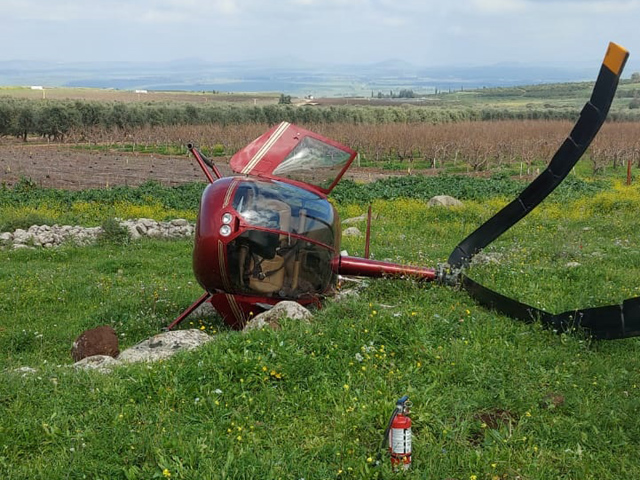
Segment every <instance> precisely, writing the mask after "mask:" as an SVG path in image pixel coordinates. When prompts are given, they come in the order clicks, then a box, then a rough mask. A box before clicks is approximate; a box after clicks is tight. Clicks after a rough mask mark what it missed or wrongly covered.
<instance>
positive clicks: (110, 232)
mask: <svg viewBox="0 0 640 480" xmlns="http://www.w3.org/2000/svg"><path fill="white" fill-rule="evenodd" d="M101 226H102V233H101V234H100V236H99V237H98V242H100V243H112V244H117V245H122V244H125V243H127V242H128V241H129V239H130V237H129V231H128V230H127V229H126V228H125V227H123V226H122V225H120V222H119V221H118V220H117V219H115V218H109V219H108V220H105V221H104V222H102V225H101Z"/></svg>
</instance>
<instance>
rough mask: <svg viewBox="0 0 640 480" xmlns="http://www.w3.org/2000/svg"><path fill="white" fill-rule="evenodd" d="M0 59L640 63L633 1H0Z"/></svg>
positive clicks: (639, 4)
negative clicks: (616, 56) (612, 47)
mask: <svg viewBox="0 0 640 480" xmlns="http://www.w3.org/2000/svg"><path fill="white" fill-rule="evenodd" d="M0 19H1V22H2V23H1V25H2V26H1V27H0V44H1V45H3V48H2V49H0V61H2V60H36V61H42V60H49V61H57V62H64V63H69V62H78V61H145V62H148V61H150V62H164V61H170V60H178V59H185V58H199V59H202V60H205V61H212V62H228V61H236V60H237V61H254V60H258V59H262V60H270V59H274V60H275V59H280V60H282V59H287V58H291V57H293V58H296V59H300V60H303V61H310V62H313V63H314V64H322V63H331V64H363V63H373V62H378V61H385V60H390V59H397V60H404V61H407V62H411V63H413V64H415V65H424V66H436V65H460V66H469V65H491V64H494V63H500V62H523V63H533V64H540V63H558V64H562V63H564V62H572V63H577V64H580V63H583V64H587V63H589V62H598V63H599V62H600V60H601V59H602V56H603V55H604V52H605V51H606V47H607V44H608V42H609V41H615V42H616V43H619V44H621V45H623V46H624V47H626V48H627V49H628V50H629V51H630V52H631V59H630V62H632V61H633V59H634V52H637V55H638V59H639V60H640V0H606V1H603V0H0Z"/></svg>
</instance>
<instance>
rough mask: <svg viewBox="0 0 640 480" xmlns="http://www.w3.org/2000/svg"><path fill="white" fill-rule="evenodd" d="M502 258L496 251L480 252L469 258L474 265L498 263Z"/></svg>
mask: <svg viewBox="0 0 640 480" xmlns="http://www.w3.org/2000/svg"><path fill="white" fill-rule="evenodd" d="M501 260H502V254H501V253H498V252H492V253H484V252H480V253H478V254H476V256H475V257H473V259H472V260H471V263H473V264H474V265H489V264H499V263H500V261H501Z"/></svg>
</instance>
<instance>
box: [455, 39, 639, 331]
mask: <svg viewBox="0 0 640 480" xmlns="http://www.w3.org/2000/svg"><path fill="white" fill-rule="evenodd" d="M628 57H629V52H627V50H626V49H624V48H622V47H620V46H619V45H616V44H615V43H610V44H609V48H608V50H607V53H606V55H605V58H604V62H603V64H602V67H601V68H600V73H599V74H598V79H597V80H596V84H595V86H594V89H593V93H592V94H591V99H590V100H589V101H588V102H587V104H586V105H585V106H584V108H583V109H582V112H581V113H580V118H579V119H578V121H577V122H576V124H575V126H574V127H573V130H572V131H571V134H570V135H569V137H568V138H567V139H566V140H565V141H564V143H563V144H562V146H561V147H560V148H559V149H558V151H557V152H556V154H555V155H554V156H553V158H552V159H551V162H550V163H549V165H548V166H547V168H546V169H545V170H544V171H543V172H542V173H541V174H540V175H539V176H538V177H537V178H536V179H535V180H534V181H533V182H532V183H531V184H530V185H529V186H528V187H527V188H525V189H524V190H523V191H522V193H521V194H520V195H519V196H518V197H517V198H516V199H515V200H514V201H512V202H511V203H509V204H508V205H507V206H506V207H504V208H503V209H502V210H500V211H499V212H498V213H497V214H495V215H494V216H493V217H491V218H490V219H489V220H488V221H487V222H485V223H484V224H483V225H481V226H480V227H479V228H478V229H477V230H475V231H474V232H473V233H471V235H469V236H468V237H467V238H465V239H464V240H463V241H462V242H460V244H459V245H458V246H457V247H456V248H455V249H454V251H453V252H452V253H451V255H450V256H449V260H448V262H449V265H450V266H451V267H452V268H454V269H461V268H464V267H466V266H468V265H469V262H470V261H471V259H472V258H473V256H474V255H475V254H476V253H478V252H479V251H480V250H481V249H483V248H485V247H486V246H487V245H489V244H490V243H491V242H493V241H494V240H495V239H496V238H498V237H499V236H500V235H502V234H503V233H504V232H506V231H507V230H508V229H509V228H511V227H512V226H513V225H515V224H516V223H517V222H518V221H520V220H521V219H522V218H524V217H525V216H526V215H527V214H528V213H529V212H531V211H532V210H533V209H534V208H535V207H536V206H538V204H540V202H542V200H544V199H545V198H546V197H547V196H549V194H550V193H551V192H553V190H555V188H556V187H557V186H558V185H559V184H560V183H561V182H562V181H563V180H564V178H565V177H566V176H567V175H568V173H569V172H570V171H571V169H572V168H573V166H574V165H575V164H576V163H577V161H578V160H579V159H580V157H581V156H582V155H583V153H584V152H585V150H586V149H587V148H588V146H589V144H590V143H591V141H592V140H593V138H594V137H595V136H596V134H597V133H598V131H599V130H600V127H601V126H602V124H603V123H604V121H605V118H606V116H607V113H608V112H609V108H610V107H611V102H612V101H613V98H614V96H615V92H616V89H617V87H618V82H619V80H620V75H621V73H622V69H623V68H624V65H625V63H626V61H627V58H628ZM459 281H460V285H461V286H462V288H464V289H465V290H466V291H467V292H468V293H469V295H470V296H471V297H472V298H473V299H474V300H476V301H477V302H478V303H480V304H482V305H485V306H487V307H489V308H492V309H494V310H497V311H499V312H501V313H503V314H505V315H508V316H511V317H513V318H517V319H519V320H523V321H525V322H533V321H540V322H541V323H542V324H544V325H545V326H548V327H550V328H554V329H555V330H557V331H567V330H570V329H571V328H584V329H586V330H588V331H589V333H590V334H591V335H592V336H593V337H595V338H601V339H614V338H626V337H632V336H638V335H640V297H634V298H630V299H627V300H625V301H623V302H622V303H621V304H618V305H608V306H603V307H594V308H586V309H580V310H570V311H567V312H563V313H560V314H552V313H549V312H546V311H544V310H541V309H538V308H535V307H532V306H530V305H527V304H525V303H522V302H519V301H518V300H515V299H512V298H509V297H506V296H504V295H502V294H500V293H498V292H495V291H493V290H491V289H490V288H487V287H485V286H484V285H481V284H479V283H477V282H475V281H474V280H471V279H470V278H469V277H467V276H466V275H464V274H461V275H460V278H459Z"/></svg>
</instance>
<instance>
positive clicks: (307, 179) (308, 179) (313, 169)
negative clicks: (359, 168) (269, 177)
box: [273, 137, 351, 189]
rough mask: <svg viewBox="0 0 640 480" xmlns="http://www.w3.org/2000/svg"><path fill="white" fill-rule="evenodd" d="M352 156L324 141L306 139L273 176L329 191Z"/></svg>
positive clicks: (277, 168)
mask: <svg viewBox="0 0 640 480" xmlns="http://www.w3.org/2000/svg"><path fill="white" fill-rule="evenodd" d="M350 159H351V154H350V153H348V152H345V151H344V150H340V149H339V148H336V147H334V146H332V145H329V144H328V143H326V142H323V141H322V140H318V139H316V138H312V137H304V138H303V139H302V140H300V142H299V143H298V145H296V147H295V148H294V149H293V150H292V151H291V153H289V155H287V158H285V159H284V161H283V162H282V163H281V164H280V165H278V166H277V167H276V168H275V169H274V170H273V175H274V176H278V177H282V178H287V179H290V180H295V181H298V182H303V183H307V184H309V185H315V186H316V187H320V188H322V189H328V188H329V187H331V184H332V183H333V181H334V180H335V179H336V177H337V176H338V175H339V174H340V172H342V169H343V168H344V166H345V165H346V164H347V162H348V161H349V160H350Z"/></svg>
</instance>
